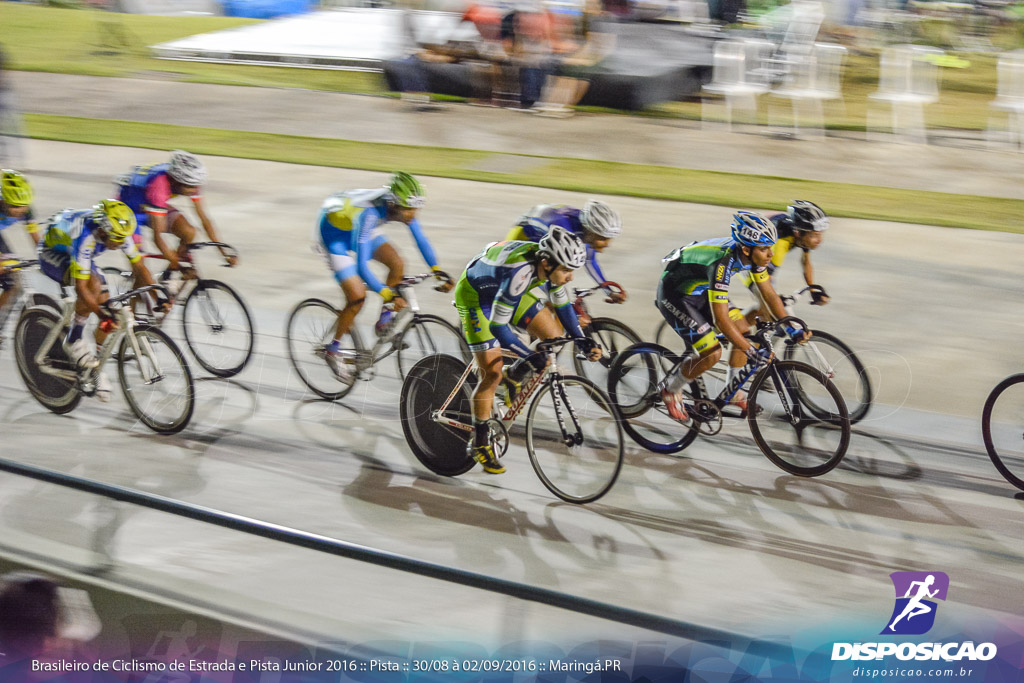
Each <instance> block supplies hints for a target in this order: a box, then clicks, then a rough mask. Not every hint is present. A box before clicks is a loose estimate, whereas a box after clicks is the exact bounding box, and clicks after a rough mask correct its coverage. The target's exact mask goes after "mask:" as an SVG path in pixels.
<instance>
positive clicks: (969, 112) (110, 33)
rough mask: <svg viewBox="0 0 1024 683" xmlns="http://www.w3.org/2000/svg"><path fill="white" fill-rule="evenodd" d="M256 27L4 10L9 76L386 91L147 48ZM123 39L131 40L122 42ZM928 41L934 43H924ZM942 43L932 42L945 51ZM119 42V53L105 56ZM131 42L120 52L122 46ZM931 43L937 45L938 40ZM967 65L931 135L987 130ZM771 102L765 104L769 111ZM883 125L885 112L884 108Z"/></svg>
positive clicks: (983, 71) (850, 82) (338, 77)
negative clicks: (157, 54)
mask: <svg viewBox="0 0 1024 683" xmlns="http://www.w3.org/2000/svg"><path fill="white" fill-rule="evenodd" d="M258 21H259V20H255V19H238V18H229V17H151V16H143V15H133V14H110V13H105V12H99V11H95V10H84V9H79V10H75V9H61V8H53V7H42V6H33V5H23V4H20V3H14V2H0V26H3V33H2V38H0V39H2V40H3V42H4V45H5V48H6V49H8V51H9V52H10V55H11V61H12V67H13V68H15V69H20V70H24V71H47V72H55V73H70V74H86V75H93V76H122V77H147V78H171V79H178V80H183V81H192V82H202V83H216V84H222V85H247V86H265V87H292V88H307V89H312V90H326V91H337V92H351V93H374V94H383V93H385V92H386V90H385V87H386V86H385V84H384V80H383V78H382V77H381V76H380V75H379V74H370V73H360V72H347V71H333V70H320V69H295V68H287V67H270V66H246V65H231V64H206V63H202V62H182V61H170V60H162V59H156V58H154V57H152V56H150V53H149V50H148V47H147V46H149V45H154V44H156V43H160V42H166V41H170V40H175V39H178V38H183V37H185V36H189V35H193V34H197V33H205V32H208V31H216V30H223V29H229V28H234V27H238V26H247V25H250V24H253V23H257V22H258ZM1004 33H1005V34H1006V35H1004V36H1002V38H1001V40H1002V42H1003V43H1006V45H1005V47H1015V46H1016V45H1017V44H1019V36H1018V34H1017V33H1013V32H1010V33H1007V32H1004ZM121 36H123V37H124V38H125V40H124V41H121V40H120V37H121ZM925 37H927V36H925ZM942 40H943V39H942V38H941V36H939V37H936V38H935V41H938V42H941V41H942ZM104 42H106V43H107V44H110V43H114V44H116V45H115V46H116V47H117V48H118V53H117V54H102V52H104V51H106V52H111V51H112V50H109V49H105V47H104ZM120 42H123V43H127V45H126V46H121V45H120V44H119V43H120ZM933 42H934V41H933ZM957 55H958V56H961V57H963V58H965V59H967V60H968V61H969V62H970V66H969V67H967V68H941V69H940V74H941V77H942V85H941V95H940V99H939V102H938V103H937V104H935V105H933V106H931V107H928V108H927V111H926V119H927V123H928V125H929V126H930V127H933V128H952V129H967V130H983V129H985V128H986V127H987V125H988V117H989V111H990V110H989V106H988V103H989V101H990V100H991V99H992V98H993V97H994V96H995V91H996V69H995V65H996V59H995V57H994V56H993V55H988V54H975V53H957ZM877 85H878V56H877V55H875V54H851V55H850V56H849V58H848V60H847V63H846V67H845V69H844V74H843V96H844V101H843V104H842V105H841V106H835V105H826V126H827V127H828V128H832V129H836V130H863V129H864V128H865V125H866V122H867V112H868V105H869V100H868V94H869V93H871V92H873V91H874V90H875V89H876V88H877ZM771 99H772V98H770V97H766V98H763V99H762V101H763V102H764V104H765V105H768V104H769V103H770V100H771ZM773 106H774V107H776V109H775V111H776V117H777V121H776V122H784V121H787V120H788V118H789V106H788V103H787V102H785V101H782V100H779V101H776V102H775V104H774V105H773ZM700 110H701V104H700V102H699V101H689V102H669V103H664V104H661V105H658V106H655V107H652V108H651V109H649V110H647V111H645V112H643V114H645V115H649V116H661V117H680V118H687V119H699V118H700V113H701V111H700ZM878 111H879V114H878V116H879V121H884V120H885V117H887V116H888V112H887V110H886V109H884V108H879V110H878ZM760 122H761V123H765V124H767V123H769V114H768V113H767V109H766V106H762V108H761V118H760Z"/></svg>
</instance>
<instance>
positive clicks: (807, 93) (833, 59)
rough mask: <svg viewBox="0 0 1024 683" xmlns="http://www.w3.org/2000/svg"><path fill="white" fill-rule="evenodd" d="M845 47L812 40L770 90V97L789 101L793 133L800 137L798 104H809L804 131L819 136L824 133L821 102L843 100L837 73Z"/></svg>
mask: <svg viewBox="0 0 1024 683" xmlns="http://www.w3.org/2000/svg"><path fill="white" fill-rule="evenodd" d="M845 56H846V48H845V47H843V46H842V45H834V44H831V43H815V44H814V49H813V50H812V51H811V53H810V55H809V56H808V57H807V58H805V59H803V60H801V61H799V62H794V63H792V65H791V66H792V69H791V70H790V73H789V74H787V76H786V78H785V80H784V82H783V83H782V84H781V85H780V86H779V87H777V88H775V89H773V90H772V91H771V95H772V97H777V98H780V99H786V100H789V101H790V104H791V106H792V109H793V133H794V135H796V136H798V137H799V136H800V132H801V115H800V109H801V105H804V104H806V105H808V107H807V108H808V109H809V111H810V115H809V116H807V117H806V121H807V123H808V124H809V125H806V126H805V127H804V129H805V130H808V131H810V132H814V133H815V134H816V135H817V136H818V137H824V135H825V110H824V103H825V102H826V101H830V100H839V102H840V103H841V102H842V100H843V93H842V86H841V84H840V80H841V79H840V76H841V73H842V68H843V59H844V57H845Z"/></svg>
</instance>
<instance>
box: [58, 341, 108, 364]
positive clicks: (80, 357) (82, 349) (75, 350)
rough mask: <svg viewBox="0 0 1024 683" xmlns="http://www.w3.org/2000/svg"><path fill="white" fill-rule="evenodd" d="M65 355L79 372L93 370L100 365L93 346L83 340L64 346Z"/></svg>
mask: <svg viewBox="0 0 1024 683" xmlns="http://www.w3.org/2000/svg"><path fill="white" fill-rule="evenodd" d="M64 353H66V354H67V355H68V360H70V361H71V362H72V363H74V364H75V365H76V366H77V367H78V369H79V370H92V369H93V368H95V367H97V366H98V365H99V364H100V362H99V361H98V360H97V359H96V356H95V355H94V354H93V352H92V345H91V344H90V343H89V342H87V341H85V339H83V338H79V339H77V340H75V342H74V343H73V344H64Z"/></svg>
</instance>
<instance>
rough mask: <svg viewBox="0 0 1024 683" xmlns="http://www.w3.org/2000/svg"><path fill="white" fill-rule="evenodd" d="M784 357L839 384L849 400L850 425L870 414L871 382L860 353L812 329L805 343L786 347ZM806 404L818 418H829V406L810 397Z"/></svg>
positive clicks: (841, 391)
mask: <svg viewBox="0 0 1024 683" xmlns="http://www.w3.org/2000/svg"><path fill="white" fill-rule="evenodd" d="M785 358H786V360H798V361H800V362H802V363H807V364H808V365H810V366H811V367H814V368H817V369H818V370H821V371H822V372H823V373H824V374H825V376H826V377H828V378H829V379H830V380H831V381H832V383H833V384H835V385H836V388H837V389H839V393H841V394H842V395H843V400H844V401H846V410H847V411H849V413H850V424H856V423H857V422H860V421H861V420H863V419H864V416H865V415H867V414H868V409H870V408H871V399H872V395H871V380H870V378H869V377H868V372H867V370H866V369H865V368H864V364H863V363H861V362H860V359H859V358H857V354H855V353H854V352H853V350H852V349H851V348H850V347H849V346H847V345H846V344H844V343H843V342H842V341H840V340H839V339H837V338H836V337H834V336H832V335H831V334H829V333H827V332H821V331H819V330H813V334H812V335H811V338H810V339H808V340H807V341H806V342H805V343H803V344H787V345H786V350H785ZM805 405H806V406H807V408H808V409H809V410H810V411H811V412H812V413H814V415H815V416H816V417H820V418H826V417H829V415H828V414H827V412H826V407H825V406H819V405H818V404H816V403H815V402H814V401H813V400H812V399H810V398H808V399H807V400H806V401H805Z"/></svg>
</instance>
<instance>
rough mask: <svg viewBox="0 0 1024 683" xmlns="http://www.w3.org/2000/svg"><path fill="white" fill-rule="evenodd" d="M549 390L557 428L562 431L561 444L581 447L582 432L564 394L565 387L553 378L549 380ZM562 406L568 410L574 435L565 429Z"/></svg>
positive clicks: (569, 402)
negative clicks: (553, 405)
mask: <svg viewBox="0 0 1024 683" xmlns="http://www.w3.org/2000/svg"><path fill="white" fill-rule="evenodd" d="M551 390H552V391H551V399H552V402H553V403H554V404H555V419H556V420H558V428H559V429H560V430H561V431H562V442H563V443H564V444H565V445H566V446H567V447H569V448H572V447H573V446H580V445H582V444H583V430H582V429H581V428H580V421H579V418H578V417H577V415H576V411H575V410H574V409H573V407H572V402H571V401H570V400H569V397H568V396H567V395H566V393H565V385H564V384H562V383H561V382H560V381H558V378H557V377H554V378H552V380H551ZM563 406H564V408H565V410H568V412H569V417H571V418H572V426H573V428H574V429H575V430H576V432H575V433H574V434H570V433H569V431H568V429H566V426H565V417H564V416H563V413H562V411H563Z"/></svg>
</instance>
